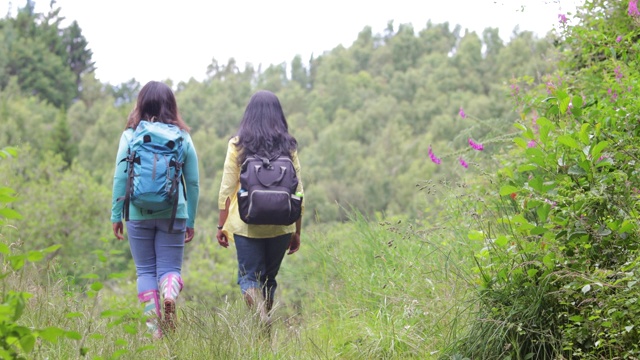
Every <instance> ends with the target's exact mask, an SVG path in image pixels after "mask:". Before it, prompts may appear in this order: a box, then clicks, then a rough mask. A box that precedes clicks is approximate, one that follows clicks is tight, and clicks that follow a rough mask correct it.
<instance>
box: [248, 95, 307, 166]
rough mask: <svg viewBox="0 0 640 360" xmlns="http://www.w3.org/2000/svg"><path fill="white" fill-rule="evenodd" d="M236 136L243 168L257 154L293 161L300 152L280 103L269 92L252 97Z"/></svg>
mask: <svg viewBox="0 0 640 360" xmlns="http://www.w3.org/2000/svg"><path fill="white" fill-rule="evenodd" d="M236 136H237V137H238V139H239V140H238V143H237V144H236V146H237V148H238V150H239V156H238V162H239V163H240V164H242V163H243V162H244V160H245V159H246V158H247V156H250V155H254V154H255V155H259V156H263V157H267V158H270V159H272V158H274V157H277V156H283V155H284V156H288V157H291V154H292V153H293V152H294V151H295V150H296V149H297V148H298V142H297V141H296V139H295V138H294V137H293V136H291V134H289V125H288V124H287V119H286V118H285V117H284V112H283V111H282V106H281V105H280V100H278V97H277V96H276V95H275V94H274V93H272V92H270V91H267V90H260V91H258V92H256V93H255V94H253V96H251V99H250V100H249V103H248V104H247V108H246V109H245V111H244V116H243V117H242V121H241V122H240V127H239V129H238V132H237V133H236Z"/></svg>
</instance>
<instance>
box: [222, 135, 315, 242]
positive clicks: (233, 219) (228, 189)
mask: <svg viewBox="0 0 640 360" xmlns="http://www.w3.org/2000/svg"><path fill="white" fill-rule="evenodd" d="M237 142H238V138H237V137H234V138H232V139H231V140H229V144H228V145H227V156H226V158H225V160H224V171H223V173H222V184H221V185H220V193H219V195H218V209H220V210H224V209H225V205H226V202H227V199H231V202H230V205H229V214H228V216H227V221H225V223H224V227H223V229H222V231H223V232H224V233H225V234H226V235H227V238H229V239H233V234H238V235H242V236H245V237H249V238H258V239H261V238H270V237H275V236H279V235H284V234H290V233H293V232H294V231H295V229H296V225H295V223H293V224H291V225H249V224H247V223H245V222H244V221H242V219H240V215H239V213H238V197H237V194H238V191H239V190H240V165H238V149H237V148H236V144H237ZM291 160H292V161H293V166H294V167H295V169H296V175H297V177H298V188H297V190H296V192H301V193H304V190H303V189H302V178H301V176H300V174H301V172H300V160H299V159H298V153H297V152H295V151H294V152H293V154H291ZM303 199H306V198H303ZM302 212H303V213H304V200H303V201H302Z"/></svg>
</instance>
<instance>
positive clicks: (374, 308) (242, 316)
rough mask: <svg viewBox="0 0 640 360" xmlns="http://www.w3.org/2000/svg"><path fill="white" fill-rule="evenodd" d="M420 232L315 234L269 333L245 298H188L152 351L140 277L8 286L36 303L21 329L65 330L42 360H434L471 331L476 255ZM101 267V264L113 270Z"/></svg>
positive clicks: (333, 230)
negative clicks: (470, 271)
mask: <svg viewBox="0 0 640 360" xmlns="http://www.w3.org/2000/svg"><path fill="white" fill-rule="evenodd" d="M325 230H326V231H325ZM423 230H424V229H421V225H419V224H416V223H414V224H409V223H406V224H405V222H404V221H400V220H397V219H396V220H376V221H373V220H370V219H366V218H364V217H363V216H362V215H360V214H358V213H354V215H353V216H352V219H351V221H350V222H348V223H345V224H341V225H336V226H330V227H328V228H324V227H323V228H316V229H309V230H307V231H306V232H305V235H304V237H303V244H302V248H301V250H300V251H299V252H298V253H297V254H295V255H293V256H287V257H286V259H285V261H284V263H283V266H282V268H281V271H280V275H279V288H278V293H277V299H276V305H275V309H276V310H275V313H274V318H275V322H274V324H273V326H272V328H271V331H270V332H266V331H265V330H264V329H263V328H261V327H260V325H259V323H258V322H257V321H256V318H255V316H253V314H252V313H250V312H249V311H248V309H247V308H246V306H245V305H244V303H243V302H242V301H241V300H240V297H239V296H237V297H234V296H219V294H217V293H216V289H215V288H212V289H197V292H198V294H207V293H208V294H209V295H210V296H209V297H203V296H202V295H201V296H200V297H198V299H197V301H192V300H185V299H188V298H189V297H188V296H185V297H183V298H181V299H180V300H179V302H178V307H179V326H178V328H177V330H176V331H175V332H167V333H166V335H165V337H164V338H163V339H162V340H159V341H154V340H152V339H151V338H150V336H149V335H148V334H147V333H146V332H145V325H144V319H143V318H142V316H141V309H140V308H139V305H138V303H137V298H136V295H135V281H132V280H134V279H132V278H131V276H130V275H131V274H117V276H113V277H112V278H111V279H109V278H107V279H100V278H97V277H96V276H92V275H91V274H89V275H88V276H84V277H81V278H79V279H69V278H65V277H64V276H62V274H60V273H58V272H57V271H56V266H55V262H47V260H46V259H43V260H42V261H39V262H36V263H33V264H29V265H28V266H26V267H24V268H22V269H21V270H20V271H15V272H11V273H10V274H9V276H8V277H7V278H6V279H5V288H7V289H12V290H14V291H26V292H29V293H30V294H32V295H33V296H32V298H31V299H30V300H29V301H28V303H27V308H26V310H25V312H24V315H23V318H22V319H21V320H20V321H21V322H22V323H24V324H25V325H26V326H29V327H33V328H45V327H47V326H56V327H59V328H61V329H64V330H65V331H67V333H65V334H66V335H65V336H63V335H62V333H61V334H58V335H59V336H50V337H48V338H38V341H37V344H36V346H35V348H34V350H33V351H32V352H31V353H30V354H29V356H30V357H29V358H33V359H86V358H88V359H143V358H158V359H406V358H416V359H428V358H437V357H438V356H440V355H441V350H442V349H443V348H444V347H445V346H446V344H447V343H448V342H449V341H451V339H452V338H454V337H455V336H456V334H457V332H458V331H459V330H460V329H462V328H464V327H465V321H466V319H465V317H464V315H463V309H464V307H465V306H466V305H465V304H466V303H465V302H464V296H465V294H466V292H467V291H466V290H467V288H468V286H469V283H468V276H466V275H461V274H463V273H466V268H468V265H469V258H468V255H469V251H468V249H466V247H464V246H457V245H455V246H454V243H455V242H456V241H457V240H455V237H456V235H455V234H453V233H451V232H450V231H451V230H450V229H449V230H437V231H423ZM443 231H444V232H443ZM447 231H449V233H446V232H447ZM16 251H19V250H18V249H17V250H16ZM211 251H219V250H218V249H215V248H212V249H211ZM226 254H227V255H226V256H230V257H232V256H235V254H234V253H233V251H227V252H226ZM91 256H95V254H92V255H91ZM100 258H101V259H103V260H104V261H102V262H100V261H96V264H97V265H96V266H98V267H100V266H102V267H108V266H109V261H108V260H105V259H104V258H103V257H100ZM217 275H219V274H211V276H212V277H213V276H217ZM185 276H188V274H185ZM96 284H99V286H96ZM229 285H230V284H222V285H221V287H222V288H227V287H228V286H229ZM231 285H233V284H231ZM188 286H189V287H197V286H198V285H197V284H194V283H190V284H188ZM238 294H239V290H238Z"/></svg>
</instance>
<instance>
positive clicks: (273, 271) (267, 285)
mask: <svg viewBox="0 0 640 360" xmlns="http://www.w3.org/2000/svg"><path fill="white" fill-rule="evenodd" d="M264 240H266V241H267V244H266V269H265V272H264V275H263V276H262V278H261V282H262V284H263V286H264V289H263V294H264V297H265V299H271V300H273V299H274V298H275V293H276V288H277V287H278V282H277V281H276V275H278V271H279V270H280V265H281V264H282V259H284V254H285V253H286V252H287V249H288V248H289V243H290V242H291V234H285V235H281V236H277V237H274V238H271V239H264Z"/></svg>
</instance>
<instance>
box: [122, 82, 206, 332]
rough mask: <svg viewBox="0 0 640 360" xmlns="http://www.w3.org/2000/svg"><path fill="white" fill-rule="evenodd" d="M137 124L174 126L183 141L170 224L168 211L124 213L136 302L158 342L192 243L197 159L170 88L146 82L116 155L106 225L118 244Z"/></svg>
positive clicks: (169, 320)
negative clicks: (187, 245)
mask: <svg viewBox="0 0 640 360" xmlns="http://www.w3.org/2000/svg"><path fill="white" fill-rule="evenodd" d="M142 120H147V121H152V122H161V123H165V124H172V125H175V126H177V127H178V128H179V129H180V132H181V134H182V138H183V153H184V161H183V162H184V164H183V165H182V171H183V174H184V185H183V184H182V183H180V185H179V186H180V189H179V191H178V192H179V202H178V207H177V210H176V216H175V220H173V219H172V212H173V209H171V208H169V209H166V210H160V211H153V212H150V211H147V210H143V209H140V208H138V207H136V206H135V205H134V204H133V203H130V204H129V208H128V213H129V219H128V221H127V237H128V240H129V245H130V249H131V255H132V257H133V261H134V262H135V265H136V274H137V278H138V279H137V285H138V299H139V300H140V302H142V303H144V304H145V307H144V311H145V315H147V316H149V317H148V320H147V326H148V327H149V330H150V331H151V332H152V335H153V337H154V338H160V337H162V330H161V328H160V323H159V320H161V319H162V318H164V322H165V323H166V325H167V326H168V327H169V328H173V327H174V326H175V314H176V309H175V302H176V298H177V297H178V294H179V293H180V291H181V290H182V288H183V282H182V277H181V269H182V258H183V254H184V244H185V243H188V242H189V241H191V240H192V239H193V235H194V223H195V218H196V210H197V208H198V195H199V175H198V156H197V154H196V149H195V146H194V145H193V141H192V140H191V136H190V135H189V127H188V126H187V125H186V124H185V122H184V121H183V120H182V118H181V117H180V114H179V112H178V106H177V104H176V99H175V96H174V94H173V91H172V90H171V88H169V86H167V85H166V84H164V83H161V82H157V81H151V82H149V83H147V84H146V85H145V86H144V87H143V88H142V89H141V90H140V94H139V95H138V99H137V102H136V107H135V109H134V110H133V112H132V113H131V115H130V116H129V119H128V121H127V125H126V127H125V130H124V132H123V133H122V136H121V137H120V145H119V147H118V154H117V156H116V169H115V175H114V178H113V196H112V208H111V222H112V224H113V233H114V235H115V236H116V238H118V239H119V240H123V239H124V236H123V224H122V220H123V202H122V200H121V199H122V198H123V197H124V196H125V191H126V186H127V179H128V175H127V172H128V165H129V164H128V162H127V161H121V160H122V159H125V158H126V157H127V154H128V149H129V141H130V140H131V139H132V138H133V136H134V130H135V129H136V127H137V126H138V124H139V123H140V121H142ZM183 186H184V187H186V189H184V188H183ZM185 194H186V198H185ZM172 221H173V224H172ZM172 225H173V228H171V226H172ZM160 296H162V298H163V305H164V307H163V306H162V304H161V303H160ZM163 310H164V311H163Z"/></svg>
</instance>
